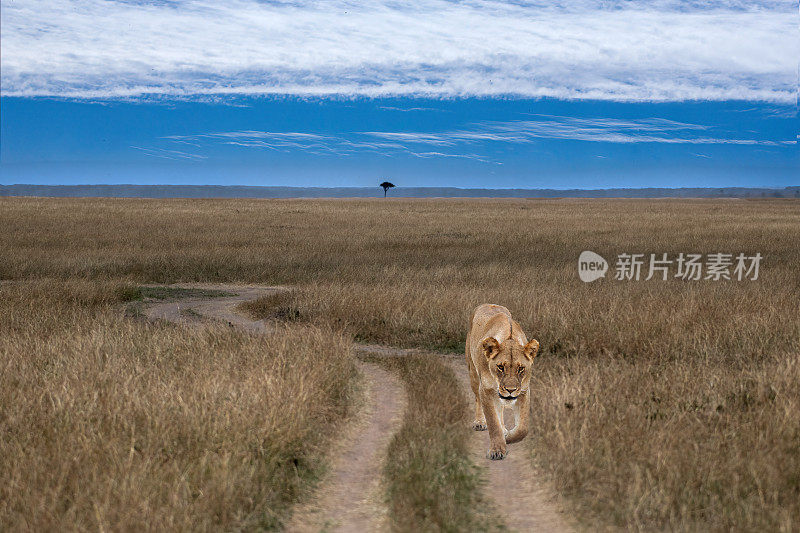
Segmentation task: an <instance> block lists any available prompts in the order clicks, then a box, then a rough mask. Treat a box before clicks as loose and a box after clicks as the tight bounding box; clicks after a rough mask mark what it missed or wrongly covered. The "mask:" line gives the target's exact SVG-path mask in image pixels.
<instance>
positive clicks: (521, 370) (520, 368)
mask: <svg viewBox="0 0 800 533" xmlns="http://www.w3.org/2000/svg"><path fill="white" fill-rule="evenodd" d="M517 372H519V373H520V374H524V373H525V367H524V366H521V367H519V370H517Z"/></svg>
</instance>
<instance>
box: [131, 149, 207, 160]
mask: <svg viewBox="0 0 800 533" xmlns="http://www.w3.org/2000/svg"><path fill="white" fill-rule="evenodd" d="M131 148H133V149H134V150H139V151H140V152H142V153H144V154H145V155H148V156H150V157H158V158H160V159H173V160H190V161H200V160H202V159H207V156H205V155H200V154H192V153H188V152H181V151H180V150H168V149H166V148H147V147H144V146H131Z"/></svg>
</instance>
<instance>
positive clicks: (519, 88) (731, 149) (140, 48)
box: [0, 0, 800, 188]
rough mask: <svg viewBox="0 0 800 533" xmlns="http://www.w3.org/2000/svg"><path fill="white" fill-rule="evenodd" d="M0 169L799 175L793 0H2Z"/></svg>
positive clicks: (339, 182) (315, 182)
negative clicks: (301, 1)
mask: <svg viewBox="0 0 800 533" xmlns="http://www.w3.org/2000/svg"><path fill="white" fill-rule="evenodd" d="M0 9H2V13H1V15H2V23H1V24H2V27H1V28H0V29H1V31H2V35H0V38H1V40H0V47H2V49H1V50H0V52H2V70H1V71H0V76H1V78H0V82H1V83H0V87H1V89H2V91H1V93H0V134H1V135H2V139H1V140H2V144H1V145H0V182H1V183H4V184H10V183H41V184H45V183H47V184H52V183H64V184H75V183H191V184H231V185H233V184H242V185H302V186H348V185H352V186H370V185H374V184H375V183H377V182H378V181H381V180H383V179H389V180H391V181H393V182H395V183H396V184H398V185H405V186H462V187H547V188H573V187H578V188H595V187H641V186H657V187H684V186H710V187H722V186H775V187H782V186H786V185H797V184H798V183H800V180H798V179H797V176H798V175H800V172H798V171H799V170H800V152H798V149H797V132H798V127H797V126H798V116H797V107H796V102H797V100H796V99H797V93H796V91H797V72H798V67H797V58H798V56H800V54H799V53H798V49H797V38H796V31H797V30H796V28H797V7H796V4H795V3H793V2H784V1H774V0H773V1H769V0H768V1H761V2H743V1H736V0H718V1H715V0H712V1H707V2H699V1H677V0H651V1H633V0H617V1H614V0H607V1H600V0H574V1H570V2H566V1H565V2H543V1H525V0H520V1H514V2H494V1H482V0H472V1H460V2H448V1H439V0H425V1H416V2H406V3H396V2H388V1H376V2H371V3H369V4H367V5H364V3H362V2H343V1H340V0H330V1H327V2H303V3H299V2H293V1H276V2H264V1H260V2H259V1H253V0H232V1H230V2H224V3H222V2H210V1H155V0H154V1H147V2H134V1H108V0H102V1H101V0H83V1H81V2H77V1H69V0H67V1H58V2H50V1H41V0H28V1H26V2H19V1H11V0H2V3H0Z"/></svg>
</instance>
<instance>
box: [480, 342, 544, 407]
mask: <svg viewBox="0 0 800 533" xmlns="http://www.w3.org/2000/svg"><path fill="white" fill-rule="evenodd" d="M481 346H482V347H483V353H484V355H485V356H486V359H487V361H488V362H489V371H490V372H491V374H492V376H493V377H494V379H495V380H496V381H497V387H498V388H497V390H498V393H499V395H500V397H501V398H502V399H504V400H514V399H516V398H517V396H519V395H520V393H522V392H523V391H526V390H528V384H529V383H530V380H531V364H532V363H533V358H534V357H536V354H537V353H538V352H539V341H537V340H536V339H531V340H530V341H528V343H527V344H526V345H525V346H521V345H520V344H519V343H517V342H516V341H515V340H513V339H507V340H505V341H503V343H502V344H500V343H499V342H497V339H495V338H494V337H487V338H486V339H484V340H483V342H482V344H481Z"/></svg>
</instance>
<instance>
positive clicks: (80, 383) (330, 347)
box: [0, 280, 355, 531]
mask: <svg viewBox="0 0 800 533" xmlns="http://www.w3.org/2000/svg"><path fill="white" fill-rule="evenodd" d="M119 292H120V291H119V286H118V285H117V284H113V283H92V282H78V281H73V282H67V283H63V282H55V281H46V280H45V281H33V282H21V283H12V284H4V285H2V287H0V316H3V321H2V322H1V323H0V435H2V438H0V529H3V530H9V531H13V530H30V531H67V530H100V531H108V530H115V531H120V530H129V531H149V530H156V531H209V530H215V531H216V530H220V529H225V530H229V529H236V530H239V529H245V530H253V529H264V528H268V529H269V528H273V527H277V526H278V525H279V523H280V521H281V519H282V518H283V517H285V515H286V512H287V511H288V508H289V505H290V504H291V503H292V502H293V501H296V500H297V499H298V498H299V497H300V496H302V494H303V492H304V491H305V492H307V491H308V488H309V484H310V483H312V482H313V481H314V480H315V479H317V478H318V476H319V475H320V473H321V471H322V469H323V466H322V462H321V459H322V458H324V456H325V452H326V447H325V445H326V443H327V441H328V440H327V439H328V437H330V435H332V434H334V433H335V426H336V424H337V422H340V421H342V420H343V418H344V417H345V416H346V415H347V414H348V409H349V408H350V406H351V404H352V400H353V398H352V395H353V383H354V380H353V378H354V372H355V368H354V364H353V363H354V362H353V359H352V357H351V354H350V343H349V340H347V339H345V338H344V337H342V336H341V335H338V334H336V333H333V332H330V331H325V330H318V329H314V328H302V329H298V328H294V329H292V328H288V327H287V328H284V329H282V330H280V331H279V332H277V333H276V334H275V335H269V336H258V335H247V334H244V333H240V332H237V331H235V330H232V329H231V328H229V327H226V326H225V327H223V326H212V325H209V326H204V327H199V328H191V329H189V328H183V327H177V326H172V325H152V324H148V323H144V322H138V321H132V320H126V319H124V318H123V317H122V316H121V314H120V312H119V310H118V309H116V308H114V307H112V304H113V303H114V298H113V295H114V294H116V293H119Z"/></svg>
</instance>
